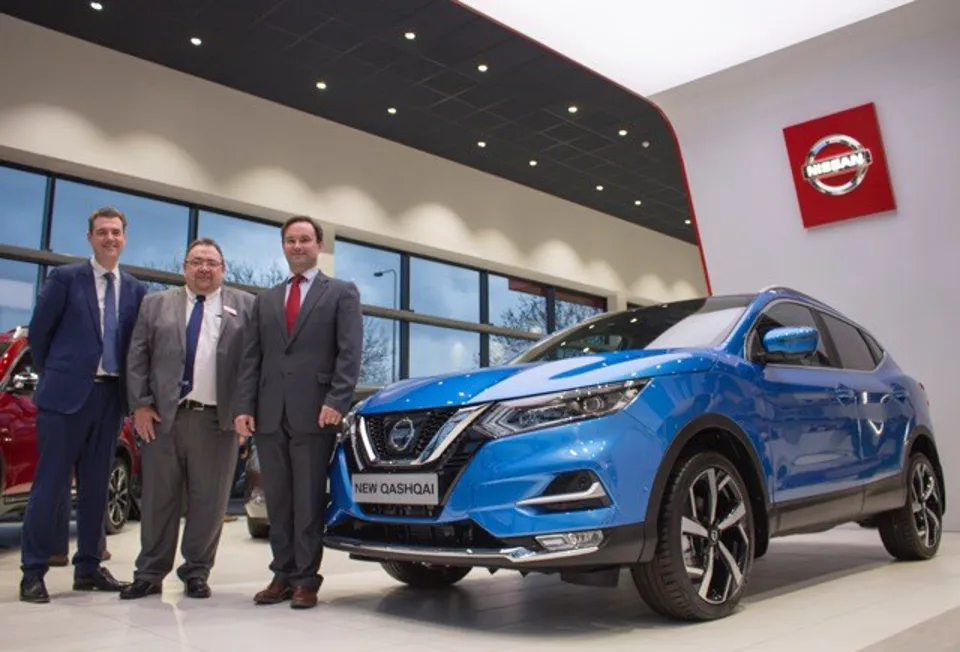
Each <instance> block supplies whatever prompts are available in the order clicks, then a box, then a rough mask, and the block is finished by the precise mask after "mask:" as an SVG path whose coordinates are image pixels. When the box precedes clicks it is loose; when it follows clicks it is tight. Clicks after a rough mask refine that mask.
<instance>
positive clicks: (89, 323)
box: [28, 261, 147, 414]
mask: <svg viewBox="0 0 960 652" xmlns="http://www.w3.org/2000/svg"><path fill="white" fill-rule="evenodd" d="M146 293H147V288H146V286H145V285H144V284H143V283H141V282H140V281H138V280H137V279H135V278H134V277H133V276H131V275H130V274H128V273H126V272H123V271H121V272H120V297H119V299H118V303H119V305H118V307H117V308H118V313H119V315H118V316H119V319H118V321H117V326H118V329H119V335H120V360H119V362H120V370H121V372H120V382H121V388H120V390H121V391H120V401H121V407H122V409H123V414H127V413H128V409H127V392H126V386H125V385H126V383H125V379H124V371H123V370H124V369H126V362H127V349H128V348H129V347H130V335H131V333H132V332H133V325H134V323H136V321H137V313H138V312H139V311H140V303H141V302H142V301H143V297H144V295H146ZM28 338H29V340H30V349H31V351H32V353H33V364H34V367H35V368H36V370H37V371H38V372H39V374H40V383H39V385H38V386H37V391H36V392H35V393H34V396H33V402H34V404H35V405H36V406H37V407H38V408H39V409H41V410H48V411H51V412H58V413H60V414H74V413H76V412H77V411H79V410H80V408H81V407H83V404H84V403H85V402H86V401H87V397H89V395H90V391H91V389H92V388H93V379H94V376H96V374H97V367H98V366H99V365H100V358H101V357H102V356H103V336H102V330H101V324H100V306H99V303H98V302H97V287H96V284H95V282H94V277H93V266H92V265H91V264H90V261H86V262H82V263H74V264H71V265H63V266H62V267H56V268H54V269H52V270H51V271H50V274H49V276H48V277H47V282H46V283H44V285H43V289H42V290H41V291H40V297H39V298H38V299H37V306H36V308H35V309H34V311H33V318H32V319H31V320H30V331H29V334H28Z"/></svg>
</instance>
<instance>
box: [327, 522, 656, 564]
mask: <svg viewBox="0 0 960 652" xmlns="http://www.w3.org/2000/svg"><path fill="white" fill-rule="evenodd" d="M343 531H344V530H343V529H342V528H341V529H340V532H343ZM603 532H604V540H603V542H602V543H600V544H599V545H592V546H588V547H584V548H577V549H572V550H558V551H551V550H545V549H543V548H542V547H541V546H539V544H537V543H536V541H535V540H533V539H532V538H531V539H518V540H513V541H503V542H500V545H494V546H491V547H460V546H457V547H445V546H430V545H415V544H410V543H400V542H388V541H375V540H369V539H366V540H364V539H359V538H353V537H351V536H349V535H348V534H340V533H335V534H328V535H327V536H326V537H325V538H324V545H326V546H327V547H328V548H332V549H334V550H340V551H342V552H346V553H349V554H350V556H351V557H352V558H354V559H361V560H366V561H409V562H416V563H421V564H436V565H442V566H470V567H482V568H502V569H515V570H529V571H559V570H571V569H580V570H587V569H603V568H610V567H619V566H630V565H632V564H635V563H636V562H637V560H638V559H639V558H640V556H641V554H642V553H643V550H644V546H645V545H648V539H647V538H646V536H645V529H644V526H643V524H642V523H641V524H637V525H630V526H623V527H618V528H610V529H607V530H604V531H603Z"/></svg>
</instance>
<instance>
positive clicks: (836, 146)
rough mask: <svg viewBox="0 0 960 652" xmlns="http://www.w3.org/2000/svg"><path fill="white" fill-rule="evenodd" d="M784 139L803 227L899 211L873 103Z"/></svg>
mask: <svg viewBox="0 0 960 652" xmlns="http://www.w3.org/2000/svg"><path fill="white" fill-rule="evenodd" d="M783 134H784V138H785V140H786V144H787V154H788V156H789V159H790V168H791V171H792V173H793V181H794V186H795V188H796V192H797V201H798V202H799V204H800V215H801V218H802V219H803V225H804V226H805V227H807V228H810V227H814V226H820V225H823V224H829V223H831V222H839V221H841V220H848V219H852V218H855V217H863V216H865V215H873V214H876V213H882V212H886V211H891V210H893V209H895V208H896V203H895V202H894V198H893V188H892V186H891V185H890V176H889V173H888V170H887V161H886V156H885V154H884V151H883V142H882V140H881V138H880V123H879V121H878V119H877V112H876V107H875V106H874V105H873V104H865V105H863V106H858V107H855V108H853V109H848V110H846V111H841V112H840V113H834V114H832V115H828V116H825V117H823V118H818V119H816V120H811V121H809V122H804V123H801V124H797V125H793V126H792V127H787V128H786V129H784V130H783Z"/></svg>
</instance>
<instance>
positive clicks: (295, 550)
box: [256, 416, 338, 589]
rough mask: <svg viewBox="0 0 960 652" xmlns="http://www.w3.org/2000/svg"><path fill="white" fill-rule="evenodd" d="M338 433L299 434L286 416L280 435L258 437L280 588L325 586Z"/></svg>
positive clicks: (274, 567) (328, 430) (333, 430)
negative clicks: (330, 473) (330, 472)
mask: <svg viewBox="0 0 960 652" xmlns="http://www.w3.org/2000/svg"><path fill="white" fill-rule="evenodd" d="M337 431H338V428H337V427H331V428H324V429H323V430H321V431H320V432H316V431H314V432H298V431H296V430H294V429H293V428H292V427H291V426H290V423H289V421H288V420H287V418H286V416H284V418H283V420H282V422H281V426H280V430H279V431H278V432H272V433H259V432H258V433H257V443H256V446H257V454H258V455H259V459H260V470H261V473H262V478H263V489H264V493H265V494H266V500H267V514H268V515H269V518H270V548H271V549H272V551H273V562H272V563H271V564H270V570H272V571H273V574H274V581H276V582H279V583H281V584H284V585H291V586H303V587H306V588H309V589H317V588H319V586H320V576H319V571H320V563H321V561H322V560H323V525H324V511H325V510H326V491H327V469H328V467H329V465H330V457H331V456H332V454H333V449H334V446H335V445H336V441H337Z"/></svg>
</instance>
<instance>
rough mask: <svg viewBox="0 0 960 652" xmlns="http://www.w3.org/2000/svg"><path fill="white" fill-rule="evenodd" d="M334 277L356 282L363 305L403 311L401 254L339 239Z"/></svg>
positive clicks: (335, 254)
mask: <svg viewBox="0 0 960 652" xmlns="http://www.w3.org/2000/svg"><path fill="white" fill-rule="evenodd" d="M333 268H334V276H336V277H337V278H339V279H343V280H346V281H353V282H354V283H355V284H356V285H357V289H358V290H360V301H361V303H364V304H367V305H370V306H380V307H381V308H394V309H397V310H399V309H400V254H398V253H397V252H395V251H387V250H385V249H377V248H376V247H366V246H364V245H359V244H355V243H353V242H346V241H344V240H337V242H336V245H335V247H334V251H333Z"/></svg>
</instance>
